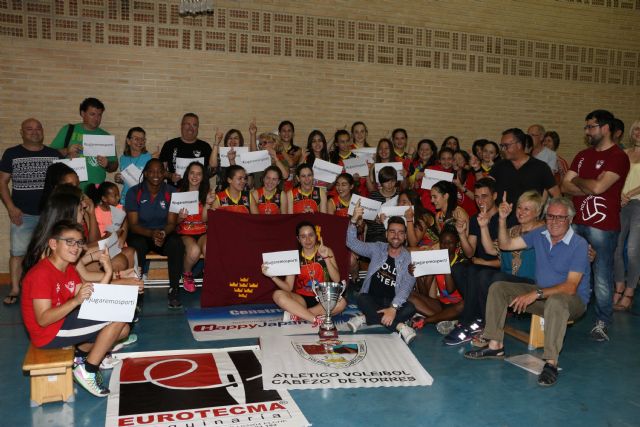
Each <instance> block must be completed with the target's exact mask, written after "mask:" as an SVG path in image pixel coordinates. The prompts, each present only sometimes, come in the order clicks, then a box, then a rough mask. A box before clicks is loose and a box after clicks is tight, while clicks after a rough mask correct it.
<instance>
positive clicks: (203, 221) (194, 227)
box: [169, 162, 215, 292]
mask: <svg viewBox="0 0 640 427" xmlns="http://www.w3.org/2000/svg"><path fill="white" fill-rule="evenodd" d="M180 191H183V192H184V191H197V192H198V213H197V214H193V215H189V214H188V213H187V210H186V209H181V210H180V212H179V213H177V214H176V213H173V212H170V213H169V216H173V217H174V220H173V221H176V222H177V223H178V226H177V227H176V232H177V233H178V234H179V235H180V238H181V239H182V243H184V264H183V265H184V270H183V272H182V286H183V288H184V290H185V291H187V292H195V291H196V283H195V281H194V279H193V273H192V272H191V270H192V269H193V266H194V265H196V263H197V262H198V260H199V259H200V255H205V254H206V251H207V210H208V208H210V207H211V205H212V204H213V202H214V200H215V194H213V193H212V192H210V191H209V177H208V175H207V173H206V171H205V168H204V166H203V165H202V164H201V163H199V162H191V163H190V164H189V166H187V169H186V170H185V171H184V177H183V179H182V181H181V186H180Z"/></svg>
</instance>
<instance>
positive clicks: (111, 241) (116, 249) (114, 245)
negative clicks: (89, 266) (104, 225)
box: [98, 233, 122, 259]
mask: <svg viewBox="0 0 640 427" xmlns="http://www.w3.org/2000/svg"><path fill="white" fill-rule="evenodd" d="M105 247H107V248H109V258H111V259H113V258H114V257H115V256H116V255H118V254H119V253H120V252H122V249H120V245H119V244H118V234H117V233H111V235H110V236H109V237H107V238H106V239H102V240H98V248H99V249H100V250H101V251H104V248H105Z"/></svg>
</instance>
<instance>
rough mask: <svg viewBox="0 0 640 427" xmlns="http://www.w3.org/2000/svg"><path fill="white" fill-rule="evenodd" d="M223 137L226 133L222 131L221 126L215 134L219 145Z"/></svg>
mask: <svg viewBox="0 0 640 427" xmlns="http://www.w3.org/2000/svg"><path fill="white" fill-rule="evenodd" d="M222 138H224V133H222V131H221V130H220V129H219V128H216V134H215V136H214V139H215V141H216V145H217V146H220V143H221V142H222Z"/></svg>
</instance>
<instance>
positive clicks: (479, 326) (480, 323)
mask: <svg viewBox="0 0 640 427" xmlns="http://www.w3.org/2000/svg"><path fill="white" fill-rule="evenodd" d="M467 329H469V332H470V333H471V335H478V334H479V333H481V332H483V331H484V320H482V319H476V320H475V321H474V322H473V323H472V324H470V325H469V327H468V328H467Z"/></svg>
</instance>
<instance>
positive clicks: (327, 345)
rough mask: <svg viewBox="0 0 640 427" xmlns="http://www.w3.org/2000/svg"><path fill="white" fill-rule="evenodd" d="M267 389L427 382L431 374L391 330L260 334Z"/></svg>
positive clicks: (263, 370) (351, 386)
mask: <svg viewBox="0 0 640 427" xmlns="http://www.w3.org/2000/svg"><path fill="white" fill-rule="evenodd" d="M260 348H262V366H263V369H262V372H263V381H264V387H265V388H267V389H276V390H283V389H316V388H355V387H407V386H429V385H431V384H433V378H431V375H429V374H428V373H427V371H426V370H425V369H424V368H423V367H422V365H421V364H420V362H419V361H418V359H416V357H415V356H414V355H413V353H411V350H409V347H407V345H406V344H405V343H404V341H402V338H400V337H399V336H398V335H397V334H387V335H366V334H355V335H345V334H341V335H340V337H339V339H338V340H336V341H333V342H327V341H324V342H323V341H319V340H318V337H313V336H309V335H299V336H280V335H269V336H263V337H260Z"/></svg>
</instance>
